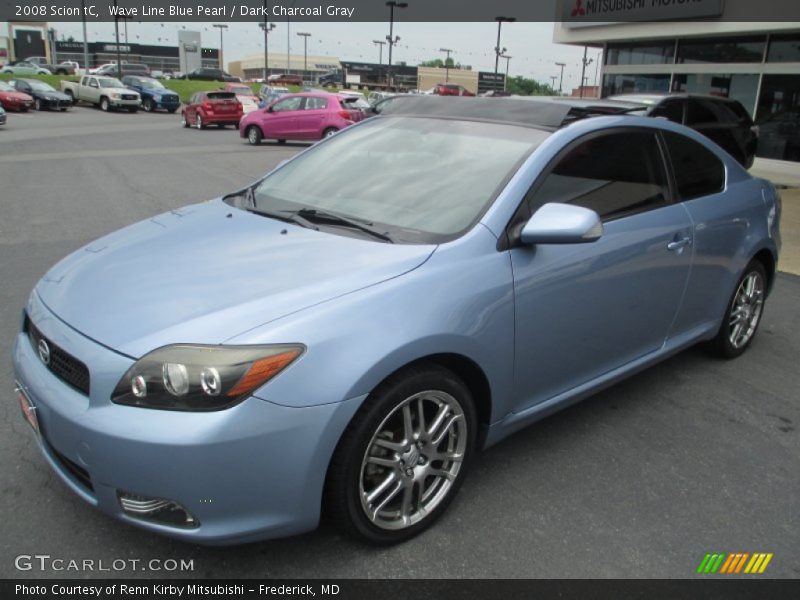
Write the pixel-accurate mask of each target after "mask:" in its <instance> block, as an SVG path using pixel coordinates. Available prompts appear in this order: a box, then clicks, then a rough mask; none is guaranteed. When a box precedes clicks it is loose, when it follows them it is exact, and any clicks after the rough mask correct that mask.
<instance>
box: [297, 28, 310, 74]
mask: <svg viewBox="0 0 800 600" xmlns="http://www.w3.org/2000/svg"><path fill="white" fill-rule="evenodd" d="M297 35H299V36H300V37H302V38H303V81H305V79H306V77H308V38H310V37H311V34H310V33H301V32H299V31H298V32H297Z"/></svg>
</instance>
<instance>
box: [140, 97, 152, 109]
mask: <svg viewBox="0 0 800 600" xmlns="http://www.w3.org/2000/svg"><path fill="white" fill-rule="evenodd" d="M142 108H143V109H144V112H153V101H152V100H151V99H150V98H145V99H144V102H142Z"/></svg>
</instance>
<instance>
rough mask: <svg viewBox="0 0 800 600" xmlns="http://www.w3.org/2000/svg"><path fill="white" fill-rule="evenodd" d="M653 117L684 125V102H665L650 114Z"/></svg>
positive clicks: (677, 100)
mask: <svg viewBox="0 0 800 600" xmlns="http://www.w3.org/2000/svg"><path fill="white" fill-rule="evenodd" d="M650 116H651V117H664V118H665V119H669V120H670V121H674V122H675V123H683V100H679V99H671V100H664V101H663V102H662V103H661V104H659V105H658V106H656V107H655V108H654V109H653V110H652V112H651V113H650Z"/></svg>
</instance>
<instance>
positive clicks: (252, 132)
mask: <svg viewBox="0 0 800 600" xmlns="http://www.w3.org/2000/svg"><path fill="white" fill-rule="evenodd" d="M263 138H264V135H263V134H262V133H261V129H259V128H258V127H257V126H255V125H250V127H248V128H247V141H248V142H249V143H250V145H251V146H258V145H259V144H260V143H261V140H262V139H263Z"/></svg>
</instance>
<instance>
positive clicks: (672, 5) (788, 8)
mask: <svg viewBox="0 0 800 600" xmlns="http://www.w3.org/2000/svg"><path fill="white" fill-rule="evenodd" d="M401 4H407V6H405V7H401V6H396V7H395V8H394V9H393V13H394V14H393V17H394V18H395V19H399V20H403V21H412V22H426V21H427V22H488V21H494V20H496V19H497V18H498V17H511V18H513V19H515V20H517V21H529V22H532V21H547V22H552V21H562V22H565V23H568V24H569V25H570V26H574V27H582V26H587V25H589V26H591V25H592V24H597V23H601V22H602V23H605V22H634V21H681V20H684V21H685V20H710V21H719V22H724V21H781V22H787V21H800V3H798V2H797V0H763V1H761V2H753V1H748V0H727V1H725V0H535V1H534V0H491V2H489V1H485V2H482V1H480V0H473V1H469V2H466V1H464V0H411V1H409V2H405V3H401ZM389 12H390V9H389V7H387V5H386V2H385V1H384V0H196V1H189V2H187V1H181V0H116V1H115V0H40V1H38V2H37V1H35V0H0V21H52V22H59V21H81V20H82V19H84V18H86V20H87V21H95V22H96V21H113V20H114V18H115V17H118V18H126V19H130V20H133V21H150V22H162V23H163V22H169V21H184V22H188V21H200V22H208V21H215V22H225V21H263V20H264V18H265V17H266V18H267V19H269V20H278V21H286V20H287V19H291V20H292V21H301V22H302V21H311V22H323V21H331V22H356V21H367V22H380V21H388V20H389Z"/></svg>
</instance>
